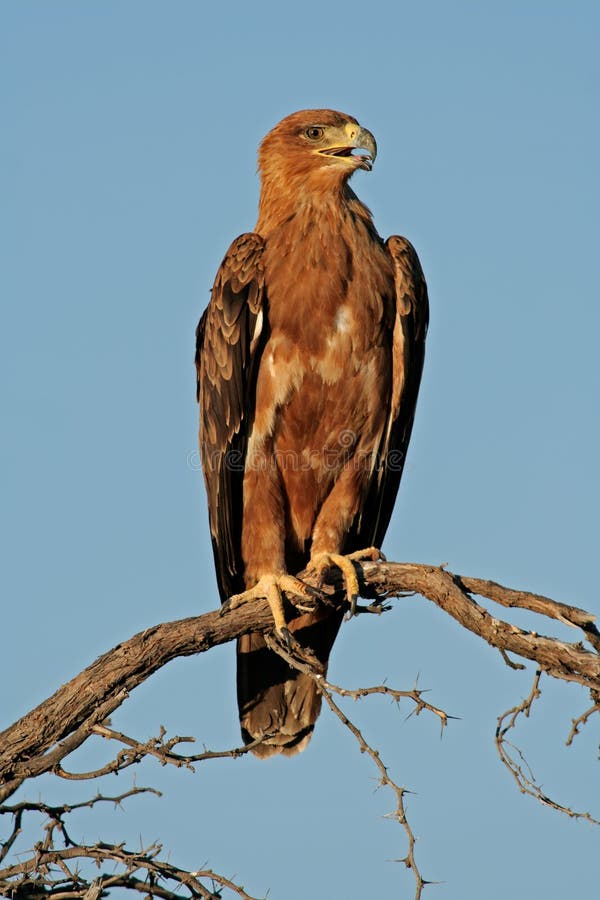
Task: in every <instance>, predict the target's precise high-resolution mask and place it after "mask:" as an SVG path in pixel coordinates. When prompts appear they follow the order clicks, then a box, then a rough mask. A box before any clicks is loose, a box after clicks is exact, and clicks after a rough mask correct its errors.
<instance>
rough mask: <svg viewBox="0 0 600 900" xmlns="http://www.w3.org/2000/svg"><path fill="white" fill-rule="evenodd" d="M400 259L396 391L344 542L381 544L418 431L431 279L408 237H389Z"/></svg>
mask: <svg viewBox="0 0 600 900" xmlns="http://www.w3.org/2000/svg"><path fill="white" fill-rule="evenodd" d="M386 247H387V249H388V251H389V253H390V256H391V257H392V262H393V265H394V285H395V294H396V298H395V299H396V316H395V321H394V330H393V338H392V392H391V398H390V405H389V411H388V416H387V422H386V427H385V429H384V431H383V435H382V439H381V443H380V445H379V451H378V454H377V459H376V463H375V466H374V469H373V474H372V476H371V479H370V481H369V483H368V485H367V488H366V492H365V494H364V496H363V501H362V503H361V504H360V508H359V512H358V515H357V517H356V520H355V522H354V525H353V528H352V529H351V531H350V533H349V535H348V540H347V542H346V545H345V547H344V549H345V551H346V552H352V551H354V550H361V549H364V548H365V547H369V546H375V547H381V544H382V542H383V538H384V535H385V532H386V530H387V527H388V525H389V521H390V518H391V515H392V510H393V508H394V501H395V499H396V494H397V493H398V487H399V485H400V478H401V476H402V470H403V468H404V462H405V459H406V451H407V449H408V442H409V440H410V434H411V431H412V426H413V421H414V417H415V408H416V405H417V396H418V393H419V384H420V382H421V373H422V371H423V360H424V357H425V336H426V333H427V325H428V322H429V301H428V299H427V285H426V283H425V277H424V275H423V270H422V269H421V264H420V263H419V258H418V256H417V253H416V251H415V249H414V247H413V246H412V244H411V243H410V241H407V240H406V238H403V237H399V236H397V235H394V236H392V237H390V238H388V240H387V241H386Z"/></svg>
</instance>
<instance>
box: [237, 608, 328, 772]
mask: <svg viewBox="0 0 600 900" xmlns="http://www.w3.org/2000/svg"><path fill="white" fill-rule="evenodd" d="M341 621H342V613H341V612H335V613H328V614H327V615H326V617H325V618H324V616H323V613H307V614H305V615H302V616H300V617H299V618H297V619H293V620H292V621H291V622H290V623H289V629H290V631H291V632H292V633H293V635H294V637H295V639H296V640H297V641H299V643H300V644H301V645H302V646H303V647H307V648H309V649H310V650H312V652H313V653H314V654H315V656H316V657H317V659H318V660H319V662H320V663H321V665H322V666H323V672H326V670H327V661H328V659H329V653H330V651H331V648H332V646H333V642H334V640H335V636H336V634H337V633H338V629H339V627H340V624H341ZM237 649H238V660H237V693H238V706H239V711H240V724H241V727H242V737H243V739H244V743H246V744H249V743H250V742H251V741H255V740H257V739H260V738H264V741H263V743H261V744H259V745H258V746H256V747H255V748H254V749H253V750H252V752H253V753H254V754H255V755H256V756H259V757H261V758H263V759H264V758H266V757H267V756H273V755H274V754H275V753H283V754H284V755H286V756H292V755H293V754H294V753H299V752H300V751H301V750H304V748H305V747H306V745H307V744H308V742H309V740H310V738H311V735H312V732H313V728H314V726H315V722H316V720H317V717H318V715H319V712H320V709H321V695H320V694H319V692H318V690H317V688H316V685H315V682H314V680H313V679H312V678H311V677H310V676H309V675H304V674H303V673H302V672H298V671H297V670H296V669H293V668H292V667H291V666H289V665H288V663H286V662H285V660H283V659H282V658H281V657H280V656H278V655H277V654H276V653H274V652H273V650H269V648H268V647H267V646H266V643H265V639H264V637H263V636H262V634H257V633H255V634H245V635H242V637H241V638H239V640H238V648H237Z"/></svg>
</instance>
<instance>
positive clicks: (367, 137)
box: [318, 122, 377, 172]
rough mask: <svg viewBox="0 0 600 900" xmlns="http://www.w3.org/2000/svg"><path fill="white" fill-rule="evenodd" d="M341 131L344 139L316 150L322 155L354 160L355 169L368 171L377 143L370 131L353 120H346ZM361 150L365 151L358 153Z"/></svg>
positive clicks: (372, 161) (373, 159)
mask: <svg viewBox="0 0 600 900" xmlns="http://www.w3.org/2000/svg"><path fill="white" fill-rule="evenodd" d="M343 132H344V133H343V137H344V139H345V140H344V141H343V143H340V144H339V145H337V146H335V147H327V148H325V149H323V150H319V151H318V152H319V153H320V154H321V155H323V156H336V157H338V158H343V159H347V160H348V161H354V168H355V169H366V171H367V172H370V171H371V169H372V168H373V163H374V162H375V157H376V156H377V143H376V141H375V138H374V137H373V135H372V134H371V132H370V131H368V130H367V129H366V128H361V126H360V125H355V124H354V123H353V122H348V124H347V125H345V126H344V129H343ZM361 150H363V151H365V152H364V153H360V152H359V151H361Z"/></svg>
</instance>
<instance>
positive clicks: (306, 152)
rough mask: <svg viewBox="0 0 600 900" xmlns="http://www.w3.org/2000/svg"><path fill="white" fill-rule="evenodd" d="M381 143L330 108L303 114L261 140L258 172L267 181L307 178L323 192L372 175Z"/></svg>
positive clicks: (284, 120) (355, 123)
mask: <svg viewBox="0 0 600 900" xmlns="http://www.w3.org/2000/svg"><path fill="white" fill-rule="evenodd" d="M376 155H377V144H376V143H375V138H374V137H373V135H372V134H371V132H370V131H367V129H366V128H362V127H361V126H360V125H359V124H358V122H357V121H356V119H354V118H352V116H347V115H346V114H345V113H341V112H336V111H335V110H332V109H303V110H300V112H295V113H292V114H291V115H290V116H286V118H285V119H282V120H281V122H279V123H278V124H277V125H276V126H275V128H273V129H272V130H271V131H270V132H269V133H268V134H267V136H266V137H265V138H264V139H263V141H262V143H261V145H260V148H259V151H258V167H259V170H260V173H261V175H262V178H263V182H264V181H265V180H272V179H275V178H277V180H279V181H280V182H281V183H282V185H283V184H284V183H285V182H286V181H287V182H289V181H294V182H296V181H299V180H302V179H306V180H307V181H308V182H309V183H311V184H313V185H314V184H315V183H318V184H319V185H320V186H321V187H325V186H326V185H327V184H328V183H329V184H331V185H338V184H339V183H340V182H346V181H347V180H348V178H350V176H351V175H352V174H353V173H354V172H355V171H356V170H357V169H366V170H367V171H370V170H371V168H372V166H373V162H374V160H375V156H376Z"/></svg>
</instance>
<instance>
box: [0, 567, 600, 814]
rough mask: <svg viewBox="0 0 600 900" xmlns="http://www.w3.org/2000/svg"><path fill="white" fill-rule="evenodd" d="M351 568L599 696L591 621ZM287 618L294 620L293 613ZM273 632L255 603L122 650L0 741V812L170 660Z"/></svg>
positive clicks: (462, 582) (408, 575)
mask: <svg viewBox="0 0 600 900" xmlns="http://www.w3.org/2000/svg"><path fill="white" fill-rule="evenodd" d="M357 568H358V570H359V573H360V575H361V577H362V580H363V584H362V588H363V592H364V594H365V596H367V597H372V596H376V597H378V598H380V599H381V598H390V597H392V596H395V595H397V594H405V593H407V592H409V593H411V594H412V593H414V594H421V595H422V596H423V597H426V598H427V599H428V600H430V601H432V602H433V603H435V604H436V605H437V606H439V607H440V608H441V609H443V610H444V611H445V612H446V613H448V614H449V615H450V616H452V618H454V619H455V620H456V621H458V622H459V623H460V624H461V625H463V626H464V627H465V628H467V629H468V630H469V631H471V632H473V633H474V634H476V635H478V636H479V637H481V638H483V639H484V640H485V641H487V642H488V643H489V644H490V645H491V646H493V647H496V648H497V649H498V650H500V651H503V652H504V653H512V654H513V655H516V656H520V657H521V658H524V659H529V660H532V661H534V662H536V663H537V664H538V666H539V667H540V668H541V669H542V670H544V671H545V672H547V673H548V674H549V675H552V676H553V677H555V678H560V679H564V680H566V681H574V682H577V683H579V684H581V685H583V686H584V687H587V688H589V689H590V690H594V691H600V656H599V653H598V647H599V646H600V635H599V634H598V631H597V629H596V627H595V625H594V617H593V616H592V615H590V613H587V612H586V611H585V610H581V609H578V608H577V607H571V606H567V605H566V604H564V603H557V602H556V601H553V600H550V599H549V598H546V597H540V596H538V595H536V594H529V593H526V592H523V591H514V590H512V589H510V588H503V587H502V586H501V585H497V584H495V583H494V582H489V581H483V580H481V579H469V578H464V577H460V576H456V575H453V574H452V573H451V572H448V571H446V570H444V569H443V568H441V567H439V566H425V565H418V564H414V563H388V562H365V563H362V564H361V565H360V566H358V565H357ZM303 577H305V579H306V581H307V583H309V584H312V585H313V586H316V585H317V577H316V576H315V574H314V573H311V572H310V571H309V572H307V573H305V574H304V576H303ZM340 587H341V585H340V584H339V583H337V584H334V585H333V586H331V585H329V586H328V585H326V586H325V587H324V590H325V591H327V592H328V595H329V597H330V600H331V602H335V603H338V602H340V603H341V602H343V596H342V594H341V592H340ZM475 592H479V593H480V594H481V595H483V596H486V597H488V598H489V599H491V600H493V601H494V602H496V603H501V604H502V605H504V606H507V607H509V606H515V605H517V606H519V607H521V608H527V609H530V610H532V611H534V612H536V613H538V614H541V615H544V616H546V617H549V618H552V619H556V620H559V621H561V622H568V623H569V624H571V625H573V626H574V627H578V628H580V629H581V630H582V631H583V635H584V637H585V638H586V639H587V640H588V641H589V642H590V643H591V645H592V648H593V650H591V651H590V650H587V649H586V648H585V647H584V646H583V644H582V643H581V642H578V643H566V642H564V641H560V640H558V639H557V638H552V637H545V636H544V635H540V634H538V633H537V632H534V631H531V632H528V631H524V630H523V629H521V628H518V627H517V626H515V625H512V624H510V623H509V622H505V621H503V620H501V619H498V618H496V617H494V616H492V615H491V614H490V613H489V612H488V611H487V610H486V609H485V608H484V607H483V606H481V605H480V604H478V603H477V602H476V601H475V600H474V599H473V598H472V596H471V594H472V593H475ZM306 602H307V601H303V603H304V605H306ZM318 602H319V601H318V600H315V603H318ZM289 613H290V615H293V608H291V607H290V610H289ZM271 627H272V618H271V614H270V611H269V607H268V604H267V602H266V601H256V602H253V603H251V604H246V605H243V606H240V607H237V608H236V609H234V610H232V611H230V612H228V613H227V614H226V615H224V616H222V615H220V613H219V612H210V613H206V614H205V615H203V616H197V617H195V618H190V619H182V620H180V621H177V622H166V623H163V624H161V625H156V626H154V627H152V628H148V629H146V630H145V631H143V632H140V633H139V634H136V635H134V637H132V638H130V639H129V640H128V641H124V642H123V643H121V644H118V645H117V646H116V647H114V648H113V649H112V650H110V651H108V653H105V654H104V655H103V656H101V657H99V658H98V659H97V660H96V661H95V662H94V663H92V665H91V666H89V667H88V668H87V669H85V670H84V671H83V672H81V673H80V674H79V675H77V676H76V677H75V678H73V679H72V680H71V681H70V682H68V683H67V684H66V685H63V687H61V688H59V690H58V691H56V693H54V694H53V695H52V696H51V697H50V698H49V699H48V700H46V701H45V702H44V703H42V704H40V706H38V707H37V708H36V709H34V710H33V711H32V712H30V713H28V714H27V715H26V716H24V717H23V718H22V719H20V720H19V721H18V722H16V723H15V724H14V725H12V726H11V727H10V728H8V729H6V730H5V731H4V732H2V733H1V734H0V802H2V801H4V800H5V799H6V798H8V797H9V796H10V795H11V794H12V793H13V792H14V791H15V790H16V789H17V788H18V786H19V785H20V784H21V783H22V782H23V780H24V779H26V778H31V777H35V776H36V775H40V774H41V773H43V772H47V771H51V770H53V769H55V768H56V767H57V766H58V765H59V764H60V762H61V760H62V759H64V757H65V756H67V755H68V754H69V753H71V752H72V751H73V750H75V749H76V748H77V747H79V746H80V745H81V744H82V743H83V742H84V741H85V740H86V739H87V738H88V737H89V736H90V734H92V733H93V732H94V730H95V729H96V728H97V727H98V726H100V725H101V723H102V722H103V721H104V720H105V719H106V718H107V716H109V715H110V714H111V713H112V712H113V711H114V710H115V709H116V708H117V707H118V706H119V705H120V704H121V703H122V702H123V700H124V699H125V698H126V697H127V696H128V695H129V693H130V691H132V690H133V689H134V688H135V687H137V686H138V685H139V684H141V683H142V682H143V681H144V680H146V679H147V678H148V677H149V676H150V675H152V674H153V673H154V672H156V671H157V670H158V669H160V668H161V667H162V666H164V665H166V664H167V663H168V662H170V661H171V660H172V659H175V658H176V657H178V656H189V655H191V654H196V653H202V652H204V651H206V650H208V649H210V648H211V647H213V646H216V645H217V644H222V643H226V642H228V641H232V640H235V639H236V638H237V637H239V636H240V635H241V634H244V633H246V632H248V631H263V632H267V631H269V630H270V629H271Z"/></svg>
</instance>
